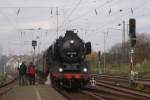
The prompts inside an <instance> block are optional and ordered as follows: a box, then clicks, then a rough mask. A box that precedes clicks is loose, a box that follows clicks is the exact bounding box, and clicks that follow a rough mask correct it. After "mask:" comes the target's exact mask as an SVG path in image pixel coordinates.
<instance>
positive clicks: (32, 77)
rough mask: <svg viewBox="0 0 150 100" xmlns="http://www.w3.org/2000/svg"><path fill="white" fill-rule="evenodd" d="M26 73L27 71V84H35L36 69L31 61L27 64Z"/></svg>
mask: <svg viewBox="0 0 150 100" xmlns="http://www.w3.org/2000/svg"><path fill="white" fill-rule="evenodd" d="M27 73H28V77H29V84H30V85H35V74H36V69H35V66H34V65H33V63H32V62H30V64H29V67H28V71H27Z"/></svg>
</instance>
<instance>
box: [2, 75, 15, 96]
mask: <svg viewBox="0 0 150 100" xmlns="http://www.w3.org/2000/svg"><path fill="white" fill-rule="evenodd" d="M15 81H16V78H14V79H13V80H10V81H9V82H7V83H5V84H2V85H0V98H1V97H2V96H3V95H4V94H6V93H7V92H8V91H9V90H11V89H12V87H13V86H14V83H15Z"/></svg>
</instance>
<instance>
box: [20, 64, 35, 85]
mask: <svg viewBox="0 0 150 100" xmlns="http://www.w3.org/2000/svg"><path fill="white" fill-rule="evenodd" d="M17 74H18V75H17V76H18V80H19V85H28V84H30V85H35V75H36V69H35V66H34V64H33V63H32V62H30V63H29V66H27V65H26V64H25V62H22V64H21V65H20V67H19V68H18V69H17Z"/></svg>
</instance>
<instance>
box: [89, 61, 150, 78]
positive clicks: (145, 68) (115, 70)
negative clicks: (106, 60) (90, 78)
mask: <svg viewBox="0 0 150 100" xmlns="http://www.w3.org/2000/svg"><path fill="white" fill-rule="evenodd" d="M99 69H100V70H103V67H100V68H98V67H96V66H93V67H91V71H92V73H98V72H99ZM135 69H136V71H138V72H139V74H140V75H141V76H144V77H145V76H150V61H144V62H143V63H141V64H137V65H136V66H135ZM105 72H106V73H109V74H125V75H128V74H129V73H130V65H129V64H128V65H106V71H105Z"/></svg>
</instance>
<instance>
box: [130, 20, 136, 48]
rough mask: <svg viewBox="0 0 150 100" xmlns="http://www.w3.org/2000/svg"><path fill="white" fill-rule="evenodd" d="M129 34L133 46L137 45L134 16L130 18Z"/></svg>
mask: <svg viewBox="0 0 150 100" xmlns="http://www.w3.org/2000/svg"><path fill="white" fill-rule="evenodd" d="M129 36H130V40H131V47H132V48H133V47H134V46H135V45H136V20H135V19H134V18H131V19H129Z"/></svg>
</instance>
